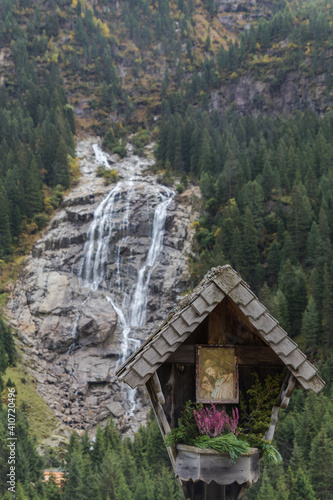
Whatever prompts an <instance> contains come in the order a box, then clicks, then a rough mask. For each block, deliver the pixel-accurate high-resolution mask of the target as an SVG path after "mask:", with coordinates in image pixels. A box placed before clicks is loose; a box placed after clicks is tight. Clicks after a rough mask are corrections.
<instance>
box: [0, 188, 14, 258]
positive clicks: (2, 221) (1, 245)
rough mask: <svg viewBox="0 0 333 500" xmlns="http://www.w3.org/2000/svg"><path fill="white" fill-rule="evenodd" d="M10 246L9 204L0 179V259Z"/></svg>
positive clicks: (7, 252)
mask: <svg viewBox="0 0 333 500" xmlns="http://www.w3.org/2000/svg"><path fill="white" fill-rule="evenodd" d="M11 244H12V237H11V233H10V218H9V204H8V199H7V193H6V190H5V186H4V185H3V182H2V180H1V179H0V259H1V258H4V257H5V256H6V255H8V254H9V253H10V251H11Z"/></svg>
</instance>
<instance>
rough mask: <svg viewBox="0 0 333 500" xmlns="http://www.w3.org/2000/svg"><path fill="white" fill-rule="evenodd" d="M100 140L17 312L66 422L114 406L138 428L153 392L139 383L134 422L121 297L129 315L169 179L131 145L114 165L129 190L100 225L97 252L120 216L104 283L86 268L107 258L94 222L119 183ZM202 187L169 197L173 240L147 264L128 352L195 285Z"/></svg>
mask: <svg viewBox="0 0 333 500" xmlns="http://www.w3.org/2000/svg"><path fill="white" fill-rule="evenodd" d="M96 141H97V139H96V138H89V139H86V140H84V141H82V142H81V143H79V144H78V147H77V154H78V157H79V158H80V168H81V172H82V177H81V180H80V183H79V185H78V186H76V187H75V188H74V189H73V190H72V192H71V193H70V194H69V196H68V197H67V198H66V199H65V200H64V203H63V206H62V208H61V210H59V212H58V213H57V214H56V215H55V216H54V218H53V220H52V221H51V222H50V224H49V226H48V228H46V230H45V231H44V234H43V235H42V237H41V239H40V240H39V241H38V242H37V243H36V244H35V246H34V249H33V251H32V254H31V256H29V257H28V258H27V259H26V262H25V266H24V269H23V271H22V276H21V278H20V280H19V281H18V282H17V285H16V287H15V290H14V292H13V293H12V296H11V298H10V301H9V303H8V305H7V314H8V316H9V317H10V319H11V322H12V324H13V326H15V328H16V329H17V331H18V338H19V340H20V342H21V343H22V346H23V349H24V352H25V358H26V359H25V361H26V363H27V365H28V368H29V369H30V371H31V373H32V374H33V375H34V376H35V378H36V380H37V387H38V391H39V392H40V393H41V394H42V395H43V396H44V398H45V399H46V401H47V402H48V403H49V404H50V407H51V408H53V410H54V412H55V414H56V416H57V417H58V418H59V420H60V421H62V422H63V423H64V424H66V425H70V426H72V427H75V428H88V429H89V428H94V427H95V426H96V425H97V424H98V423H99V422H102V421H103V420H105V419H106V418H108V417H109V416H110V415H113V417H114V418H115V419H117V421H118V423H119V426H125V427H126V428H127V429H128V432H129V433H130V432H132V431H133V430H134V429H135V428H136V427H137V426H138V425H139V423H140V420H142V419H143V418H144V416H145V413H146V408H147V397H146V395H145V394H144V393H142V391H137V394H136V406H135V409H134V415H133V417H131V420H132V425H131V427H129V426H128V418H124V414H125V412H126V410H128V409H129V402H128V401H127V399H126V393H125V392H124V389H123V388H122V387H121V386H120V384H119V383H118V380H117V379H116V377H115V375H114V373H115V369H116V367H117V365H119V363H120V362H121V361H122V360H123V357H124V339H123V329H124V325H123V318H120V317H119V314H117V312H116V310H115V309H114V307H112V304H117V306H118V307H120V308H122V311H123V313H124V315H125V316H126V314H127V307H126V300H127V301H129V302H131V301H133V291H134V289H135V287H136V283H137V277H138V271H139V269H140V268H142V267H143V265H144V263H145V262H146V261H147V256H148V253H149V249H150V247H151V242H152V230H153V227H154V212H155V211H156V208H157V206H158V204H159V203H160V199H159V196H160V195H158V193H159V191H158V190H160V191H161V189H162V192H163V189H164V188H161V187H159V188H158V187H157V181H156V178H155V177H154V176H152V175H151V174H148V172H147V171H146V170H147V168H148V167H149V166H150V164H151V163H152V160H150V161H148V160H140V159H139V158H137V157H136V156H135V155H133V154H132V153H131V151H130V150H129V152H128V156H127V157H126V158H125V159H124V160H121V161H118V162H117V159H116V158H114V161H115V162H116V163H115V164H114V165H112V168H117V170H118V173H119V176H120V181H119V182H118V184H117V189H118V190H119V196H118V194H117V197H116V198H117V199H116V200H115V206H114V207H113V211H112V213H111V217H110V218H109V219H110V220H108V221H107V222H104V226H103V228H102V230H101V235H100V236H97V230H96V232H93V244H92V246H91V249H92V254H94V255H97V253H98V251H99V250H98V244H99V240H98V238H99V237H102V236H105V235H106V234H108V231H109V232H110V224H111V225H112V231H111V236H110V237H109V240H108V250H107V257H106V260H105V262H104V263H103V264H99V265H100V266H102V267H103V270H102V271H103V273H104V274H103V279H101V281H100V282H99V286H98V287H94V286H93V284H92V282H91V281H89V279H90V278H87V276H88V275H89V273H88V274H87V273H86V269H85V267H86V266H87V262H90V264H89V266H93V265H95V266H97V264H98V263H96V261H94V260H92V261H88V260H87V257H86V254H87V251H88V250H87V249H88V246H89V245H88V243H89V238H92V236H91V230H90V233H89V228H90V227H91V224H92V222H93V221H94V220H95V219H94V217H95V215H96V213H97V212H96V210H97V208H98V207H99V206H100V204H101V202H102V201H103V200H105V199H106V197H107V196H108V195H109V193H110V191H111V190H112V189H115V186H104V182H103V179H102V178H100V177H97V176H96V170H97V167H98V162H96V160H95V155H94V152H93V149H92V145H93V144H94V143H95V142H96ZM129 149H130V148H129ZM128 178H132V179H133V184H134V187H135V189H133V191H132V192H131V193H129V189H128V186H127V185H126V183H125V182H124V181H125V180H126V179H128ZM122 183H123V184H122ZM156 193H157V194H156ZM161 196H162V195H161ZM161 196H160V198H161ZM193 196H194V197H197V196H198V190H197V188H191V189H190V190H188V191H187V192H185V193H183V194H182V195H181V196H177V197H176V198H173V199H170V202H168V207H167V213H166V219H165V223H164V235H163V246H162V248H161V251H160V253H159V254H158V259H157V261H156V262H155V264H154V265H153V269H152V270H150V269H147V270H145V273H146V275H147V273H148V272H151V276H150V280H149V286H148V296H147V311H146V324H143V325H140V326H138V327H136V328H134V327H133V328H132V329H131V335H130V338H129V339H128V341H127V344H126V346H127V349H128V354H129V353H130V350H131V349H132V350H133V348H135V347H137V346H138V341H137V340H136V339H139V340H140V341H142V340H144V339H145V338H146V337H147V335H149V334H150V333H151V332H152V331H153V330H154V329H155V328H156V326H157V324H158V323H159V322H160V321H161V320H163V319H164V318H165V317H166V316H167V314H168V313H169V311H170V310H171V309H172V308H173V307H174V305H175V303H176V302H177V296H178V295H179V293H181V292H182V291H184V290H185V289H186V288H187V286H188V280H189V271H188V268H187V254H188V253H189V251H190V246H191V239H192V237H193V231H192V230H191V223H192V222H193V221H194V220H195V219H196V217H197V214H196V213H195V211H194V210H193V209H192V204H191V201H192V197H193ZM126 214H127V215H126ZM124 221H125V222H124ZM148 267H149V266H148ZM97 275H98V276H99V271H98V273H97ZM128 321H129V322H130V320H129V319H128ZM134 323H135V322H134ZM131 339H133V340H131ZM126 346H125V347H126Z"/></svg>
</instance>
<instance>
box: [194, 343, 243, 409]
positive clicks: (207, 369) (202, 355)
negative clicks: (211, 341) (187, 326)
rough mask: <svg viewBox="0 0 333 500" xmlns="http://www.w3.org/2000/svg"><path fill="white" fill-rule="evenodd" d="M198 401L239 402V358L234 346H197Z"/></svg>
mask: <svg viewBox="0 0 333 500" xmlns="http://www.w3.org/2000/svg"><path fill="white" fill-rule="evenodd" d="M196 401H197V403H217V404H219V403H221V404H233V403H234V404H237V403H239V386H238V360H237V352H236V348H235V347H234V346H218V345H197V346H196Z"/></svg>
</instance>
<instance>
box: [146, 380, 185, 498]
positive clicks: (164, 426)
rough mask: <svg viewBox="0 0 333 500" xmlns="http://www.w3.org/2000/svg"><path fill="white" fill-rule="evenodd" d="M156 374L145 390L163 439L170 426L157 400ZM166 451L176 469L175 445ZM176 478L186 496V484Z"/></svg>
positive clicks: (158, 384)
mask: <svg viewBox="0 0 333 500" xmlns="http://www.w3.org/2000/svg"><path fill="white" fill-rule="evenodd" d="M155 375H156V378H155V380H154V382H153V380H152V378H150V379H149V380H148V381H147V382H146V387H147V391H148V394H149V397H150V400H151V403H152V406H153V410H154V413H155V417H156V420H157V422H158V425H159V428H160V431H161V434H162V437H163V439H164V438H165V436H166V435H167V434H169V432H171V428H170V425H169V422H168V420H167V418H166V416H165V413H164V411H163V408H162V405H161V403H160V402H159V400H158V396H157V394H156V392H155V387H156V386H157V387H158V386H159V387H161V384H160V381H159V378H158V375H157V373H155ZM167 452H168V455H169V458H170V462H171V464H172V467H173V470H176V455H177V450H176V446H175V445H173V446H167ZM177 479H178V483H179V486H180V489H181V491H182V493H183V496H184V498H187V494H188V493H187V488H186V486H185V485H184V484H183V481H182V480H181V479H179V478H178V477H177Z"/></svg>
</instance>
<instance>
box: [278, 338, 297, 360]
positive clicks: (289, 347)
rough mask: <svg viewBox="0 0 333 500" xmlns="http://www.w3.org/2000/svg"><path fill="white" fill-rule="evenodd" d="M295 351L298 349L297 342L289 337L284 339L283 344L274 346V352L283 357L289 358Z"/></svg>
mask: <svg viewBox="0 0 333 500" xmlns="http://www.w3.org/2000/svg"><path fill="white" fill-rule="evenodd" d="M295 349H297V344H295V342H294V341H293V340H291V338H289V337H284V339H282V340H281V342H279V343H278V344H276V345H275V346H274V351H275V352H276V354H278V355H282V356H288V355H289V354H291V353H292V352H293V351H294V350H295Z"/></svg>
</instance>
